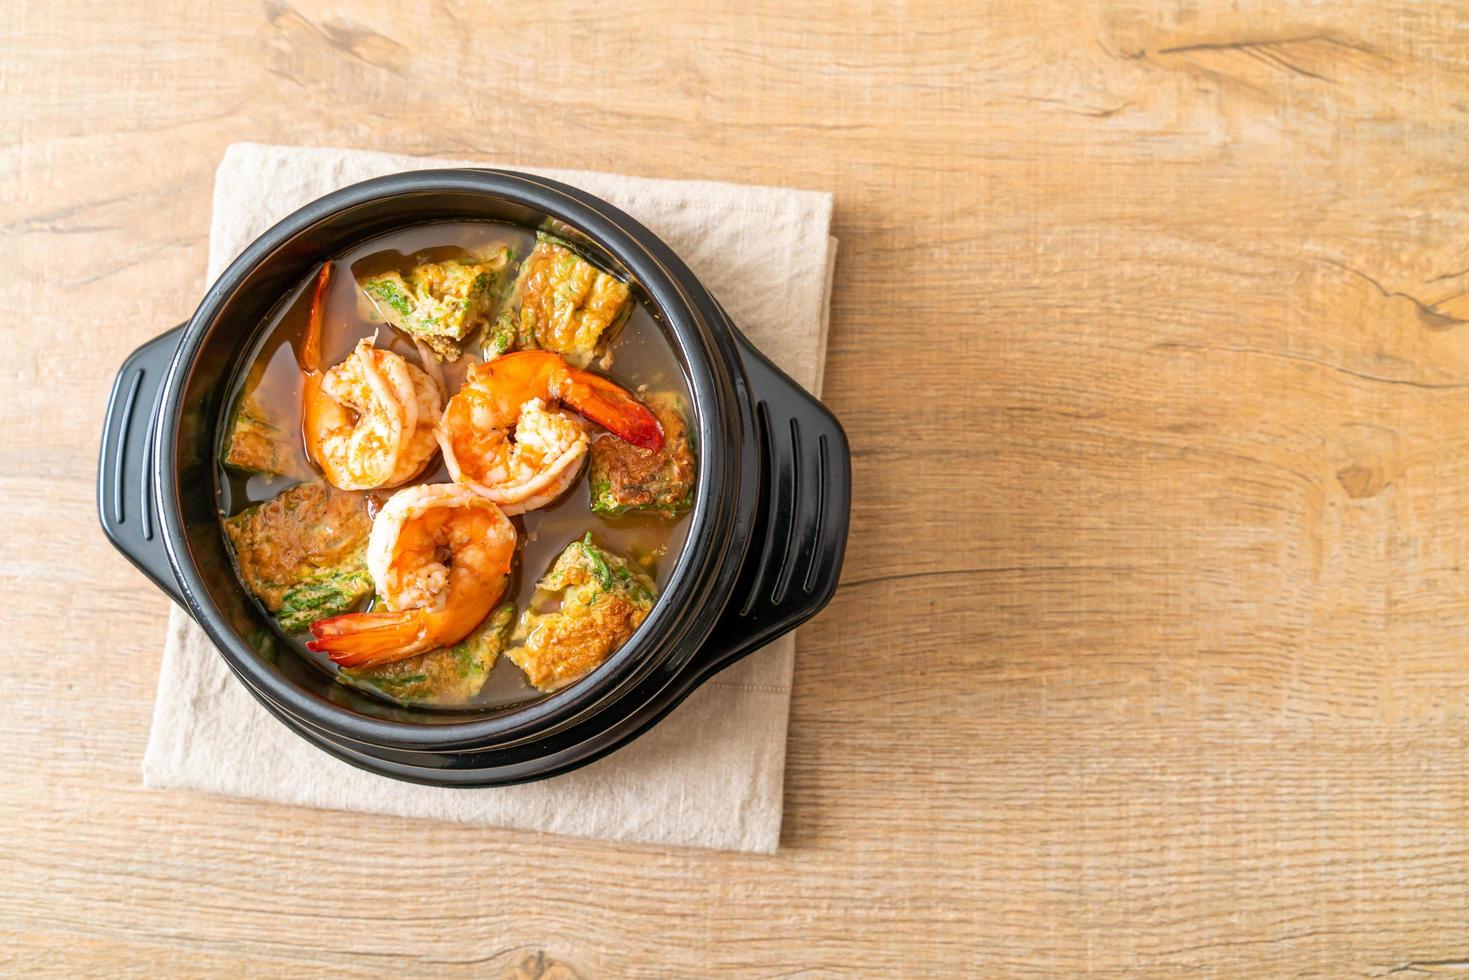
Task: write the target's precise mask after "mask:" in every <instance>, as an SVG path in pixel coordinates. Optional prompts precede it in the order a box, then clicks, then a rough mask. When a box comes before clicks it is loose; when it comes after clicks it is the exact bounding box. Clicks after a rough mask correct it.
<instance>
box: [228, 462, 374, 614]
mask: <svg viewBox="0 0 1469 980" xmlns="http://www.w3.org/2000/svg"><path fill="white" fill-rule="evenodd" d="M223 524H224V530H225V534H226V535H227V536H228V537H229V540H230V544H231V545H233V546H234V552H235V564H236V565H237V566H238V567H239V570H240V580H241V581H243V582H244V583H245V587H246V588H247V589H249V590H250V592H251V593H252V594H254V595H255V597H256V598H258V599H259V600H260V601H261V603H262V604H263V605H264V606H265V608H266V609H267V610H269V611H270V612H272V613H274V614H275V617H276V620H277V621H278V622H279V623H280V626H281V629H282V630H284V631H285V632H286V633H293V634H294V633H304V632H305V631H306V629H307V627H309V626H310V625H311V623H312V622H314V621H315V620H317V619H321V618H323V617H325V616H335V615H336V614H338V613H343V612H349V611H350V610H351V609H352V608H353V607H355V606H356V605H357V604H358V603H359V602H361V601H362V600H363V599H365V598H366V597H367V596H368V595H370V594H371V593H372V576H371V575H369V574H368V572H367V562H366V558H365V556H366V552H367V535H368V532H369V531H370V530H371V529H372V521H371V519H370V518H369V517H368V516H367V497H366V496H365V495H364V494H360V493H349V492H347V491H343V490H338V489H337V488H336V487H333V486H330V485H328V484H326V483H323V482H320V481H313V482H311V483H298V484H297V485H296V486H294V487H291V488H290V489H289V490H287V491H285V492H284V493H282V494H280V495H279V496H277V497H275V498H274V499H271V500H268V501H266V502H265V503H263V504H256V505H255V506H254V507H251V508H248V509H247V510H243V511H241V512H240V513H238V514H236V515H235V516H234V517H227V518H225V519H224V521H223Z"/></svg>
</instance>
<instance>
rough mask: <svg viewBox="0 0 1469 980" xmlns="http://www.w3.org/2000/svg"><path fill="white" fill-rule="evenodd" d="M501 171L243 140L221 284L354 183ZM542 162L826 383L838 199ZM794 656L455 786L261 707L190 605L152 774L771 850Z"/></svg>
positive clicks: (234, 788) (769, 345) (550, 828)
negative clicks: (264, 245)
mask: <svg viewBox="0 0 1469 980" xmlns="http://www.w3.org/2000/svg"><path fill="white" fill-rule="evenodd" d="M485 165H486V164H484V163H466V162H465V161H460V160H432V159H424V158H420V157H405V156H390V155H387V154H382V153H365V152H360V151H355V150H333V149H316V148H301V147H285V146H262V145H258V144H249V143H245V144H236V145H233V146H231V147H229V149H228V150H226V152H225V156H224V160H223V162H222V163H221V164H220V166H219V171H218V173H217V175H216V178H215V187H214V221H213V225H212V226H211V228H210V237H209V277H208V281H209V282H213V281H214V279H215V278H216V277H217V276H218V275H219V274H220V273H221V272H222V271H223V270H224V268H225V266H226V265H228V264H229V263H230V261H231V260H233V259H234V258H235V256H236V255H238V254H239V253H240V252H241V251H243V250H244V248H245V246H247V245H248V244H249V243H250V242H251V241H252V240H253V239H254V238H256V237H257V236H258V235H259V234H260V233H261V232H263V231H265V230H266V229H267V228H268V227H270V226H271V225H272V224H274V223H275V222H276V221H278V220H279V219H281V218H282V217H284V216H285V215H287V214H289V213H290V212H291V211H293V210H295V209H296V208H298V207H300V206H301V205H303V204H306V203H307V202H309V201H311V200H313V199H314V198H317V197H320V196H321V195H323V194H325V193H327V192H329V191H332V190H335V189H336V188H338V187H342V186H345V185H347V184H351V183H355V182H357V181H360V180H366V179H367V178H369V177H376V176H380V175H382V174H388V173H395V172H398V171H403V170H421V169H425V168H430V167H461V166H485ZM521 169H531V168H521ZM533 172H535V173H540V174H544V175H545V176H548V177H552V178H555V179H557V180H562V181H565V182H567V183H569V184H573V185H575V186H578V187H581V188H584V189H586V190H588V191H590V192H591V193H593V194H595V195H597V196H598V197H601V198H604V199H605V200H607V201H609V202H611V203H612V204H614V205H616V206H617V207H620V208H622V209H623V210H625V211H627V212H628V213H629V214H631V215H632V216H633V217H634V218H636V219H637V220H638V221H641V222H642V223H643V224H645V225H647V226H648V227H649V228H650V229H652V231H653V232H654V233H655V234H657V235H659V236H660V237H662V238H663V239H664V240H665V241H667V242H668V243H669V244H670V245H671V246H673V248H674V249H676V250H677V251H678V253H679V254H680V255H681V256H682V257H683V258H684V260H685V261H686V262H687V263H688V264H689V266H690V267H691V268H692V269H693V271H694V273H695V274H696V275H697V276H698V277H699V278H700V279H701V280H702V281H703V282H704V284H705V285H706V286H708V287H709V289H710V290H711V291H712V292H713V293H714V295H715V296H717V297H718V298H719V299H720V301H721V302H722V303H723V304H724V306H725V308H726V309H727V310H728V311H729V313H730V315H731V317H733V319H734V320H735V322H736V323H738V324H739V325H740V327H741V328H742V329H743V330H744V331H745V333H746V334H747V335H748V336H749V337H750V339H751V340H752V341H754V343H755V344H756V346H758V347H759V348H760V349H761V350H762V351H764V352H765V354H766V355H767V356H769V357H770V358H771V359H772V360H774V361H775V362H776V363H777V364H779V365H780V366H781V367H782V368H783V369H784V370H785V371H786V372H787V373H788V374H790V376H791V377H793V378H794V379H795V380H796V381H798V382H800V383H801V384H803V385H805V386H806V387H807V388H808V389H809V390H811V391H813V392H816V393H818V394H819V393H820V391H821V374H822V364H823V361H824V358H825V353H826V327H827V317H828V306H827V304H828V299H829V296H830V292H831V273H832V266H833V262H834V260H835V256H836V240H835V239H833V238H831V237H830V235H829V230H830V225H831V195H829V194H824V193H816V192H812V191H796V190H786V189H781V188H771V187H745V186H737V185H733V184H717V183H705V182H696V181H672V180H645V179H640V178H635V177H619V176H615V175H612V174H601V173H584V172H577V171H566V170H540V169H535V170H534V171H533ZM794 655H795V641H794V639H793V637H791V636H789V635H787V636H785V637H783V638H781V639H780V640H778V641H776V642H775V643H772V644H771V645H770V646H768V647H766V648H764V649H762V650H759V651H756V652H755V653H754V654H752V655H751V656H749V657H748V658H746V659H745V660H743V661H741V662H740V663H738V664H736V665H735V666H733V667H731V668H730V669H728V670H726V671H725V672H723V673H722V674H719V675H718V676H717V677H715V678H714V679H712V680H711V681H709V682H708V683H707V684H705V685H704V686H703V687H702V688H700V689H699V690H698V691H696V692H695V693H694V694H693V695H692V696H691V697H690V698H689V699H688V700H687V701H685V702H684V703H683V704H682V705H681V706H680V707H679V708H677V709H676V710H675V711H674V712H673V713H672V714H670V715H669V716H668V717H667V718H666V719H664V720H663V721H662V722H661V723H660V724H658V725H657V726H656V727H654V728H653V730H652V731H650V732H648V733H647V734H646V735H644V736H642V737H641V738H640V739H638V740H637V741H635V742H633V743H632V744H630V745H627V746H625V747H624V748H622V749H620V750H618V751H617V752H615V753H613V754H612V755H610V756H608V757H606V758H604V759H602V760H599V761H598V762H595V763H593V764H591V765H590V766H587V767H585V768H583V769H579V770H577V771H576V772H572V773H568V774H566V775H563V776H558V777H555V778H553V779H549V780H544V781H541V782H537V783H530V784H527V785H523V786H507V787H497V788H487V789H443V788H438V787H430V786H418V785H414V784H410V783H403V782H398V781H396V780H392V779H387V778H385V777H382V776H375V775H372V774H370V773H366V772H362V771H361V770H358V769H355V768H353V767H352V766H349V765H347V764H346V763H343V762H339V761H337V760H336V759H334V758H332V757H331V756H328V755H326V754H325V753H323V752H321V751H319V750H317V749H316V748H313V747H312V746H310V745H308V744H307V743H306V742H304V741H302V740H301V739H300V738H298V737H297V736H295V735H293V734H291V733H290V732H289V731H288V730H287V729H286V728H285V727H284V726H282V725H281V724H280V722H278V721H276V720H275V719H274V718H272V717H271V716H270V715H268V714H267V713H266V712H265V709H263V708H261V707H260V706H259V705H258V704H256V702H255V701H254V699H252V698H251V697H250V695H249V694H248V693H246V691H245V690H244V688H243V687H242V686H241V685H240V684H239V683H238V682H237V681H236V680H235V679H234V677H233V676H232V675H231V674H230V672H229V669H228V668H227V667H226V666H225V665H224V662H223V661H222V660H221V659H220V657H219V655H218V653H217V652H216V651H215V650H214V648H213V646H212V645H211V644H210V642H209V640H208V639H207V638H206V637H205V636H204V633H203V631H202V630H200V629H199V628H198V626H196V625H195V624H194V622H193V620H191V619H190V618H189V617H188V616H187V615H186V614H185V613H184V612H183V611H182V610H180V609H178V608H175V609H174V610H173V615H172V618H171V620H170V621H169V630H168V638H167V642H166V645H165V647H164V651H163V666H162V670H161V673H160V676H159V679H158V699H157V704H156V706H155V707H154V711H153V728H152V731H151V733H150V735H149V738H148V750H147V753H146V755H145V756H144V759H143V781H144V784H145V785H147V786H149V787H153V788H173V789H190V790H201V791H205V792H212V793H223V794H226V795H230V796H240V797H248V798H252V799H261V800H271V801H275V802H280V803H294V804H299V805H303V806H314V807H326V808H331V809H339V810H362V811H368V812H373V813H390V814H399V815H403V816H413V817H434V818H438V819H442V820H455V821H461V822H465V823H481V824H491V825H495V826H501V827H517V828H523V829H532V830H542V831H547V832H550V833H556V834H570V835H575V836H580V837H602V838H608V839H614V840H631V841H645V842H650V843H660V844H685V845H694V846H701V847H712V848H721V849H731V850H746V851H762V852H770V851H774V850H775V849H776V847H777V846H778V845H779V842H780V821H781V791H782V782H783V779H784V772H785V746H786V721H787V715H788V712H789V706H790V684H791V667H792V663H793V660H794Z"/></svg>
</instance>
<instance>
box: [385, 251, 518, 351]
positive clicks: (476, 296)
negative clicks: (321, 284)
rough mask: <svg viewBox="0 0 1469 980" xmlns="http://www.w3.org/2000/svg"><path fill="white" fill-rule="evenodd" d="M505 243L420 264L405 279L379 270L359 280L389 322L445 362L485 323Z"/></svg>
mask: <svg viewBox="0 0 1469 980" xmlns="http://www.w3.org/2000/svg"><path fill="white" fill-rule="evenodd" d="M512 258H513V255H512V254H511V251H510V249H509V248H508V247H506V246H501V247H500V248H498V249H496V250H495V251H494V252H492V253H491V254H489V255H487V256H484V257H481V258H474V259H458V260H453V261H449V262H422V263H419V264H418V265H416V266H414V267H413V269H412V271H410V272H409V273H408V278H407V279H404V278H403V276H402V275H401V274H399V273H397V272H384V273H381V274H379V275H375V276H368V277H366V278H364V279H361V280H359V281H358V283H357V285H358V287H359V288H360V289H361V290H362V291H363V293H365V294H366V295H367V297H368V298H369V299H370V300H372V303H373V305H374V306H375V307H376V308H377V311H378V313H380V314H381V315H382V318H383V319H384V320H386V321H387V322H388V323H390V324H392V325H393V326H395V327H397V328H398V329H399V330H402V331H403V332H404V333H406V334H409V335H410V336H412V337H416V338H418V339H420V340H422V341H423V342H424V343H426V344H427V345H428V346H429V347H430V348H431V349H432V350H433V352H434V353H435V354H437V355H438V356H439V357H440V358H441V359H443V360H446V361H453V360H456V359H458V357H459V354H460V342H461V341H463V340H464V339H465V338H466V337H468V336H469V335H470V334H471V333H473V332H474V331H475V330H478V329H479V328H480V327H483V326H487V325H488V324H489V322H490V314H491V313H492V312H494V308H495V300H496V298H497V296H498V294H499V286H500V280H501V277H502V275H503V274H504V272H505V269H506V267H507V266H508V265H509V264H510V261H511V259H512Z"/></svg>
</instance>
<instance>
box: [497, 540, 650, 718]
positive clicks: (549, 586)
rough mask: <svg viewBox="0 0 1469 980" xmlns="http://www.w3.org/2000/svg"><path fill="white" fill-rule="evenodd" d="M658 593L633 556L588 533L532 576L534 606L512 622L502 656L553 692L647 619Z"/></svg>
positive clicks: (588, 668) (590, 666)
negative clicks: (512, 634)
mask: <svg viewBox="0 0 1469 980" xmlns="http://www.w3.org/2000/svg"><path fill="white" fill-rule="evenodd" d="M656 597H657V591H656V587H655V586H654V585H653V580H652V579H651V578H649V577H648V575H647V574H646V573H645V572H643V571H642V570H641V569H639V568H638V567H637V566H636V565H634V564H633V563H632V562H630V561H628V560H627V559H625V558H622V557H620V556H618V555H615V554H613V553H612V552H610V551H607V550H606V549H604V548H600V547H598V546H597V545H596V544H594V543H593V542H592V535H591V532H590V531H589V532H587V536H586V537H585V538H583V539H582V540H580V541H573V542H572V543H571V544H569V545H567V546H566V550H564V551H562V552H561V555H560V557H558V558H557V559H556V563H555V564H554V565H552V566H551V571H550V572H549V573H548V574H547V575H546V576H545V577H544V578H542V579H541V580H540V581H539V582H537V583H536V595H535V598H534V599H532V606H533V607H534V606H536V605H539V606H541V607H542V608H547V607H554V603H555V601H556V600H557V598H559V599H560V608H559V609H557V610H556V611H555V612H544V613H542V612H536V611H534V609H527V610H526V611H525V612H523V613H522V614H521V616H520V624H519V625H518V626H517V627H516V629H515V637H514V639H515V641H516V645H515V646H513V647H511V648H510V649H509V651H507V653H506V656H508V657H509V658H510V659H511V660H513V661H514V662H515V664H516V666H518V667H519V668H520V669H521V670H523V671H525V676H526V678H527V679H528V680H529V681H530V682H531V683H532V684H534V685H535V686H536V687H537V688H539V689H541V690H542V691H555V690H558V689H560V688H563V687H565V686H566V685H568V684H570V683H571V682H572V681H575V680H577V679H578V678H580V677H583V676H584V675H586V674H587V673H589V672H590V671H592V670H593V669H595V668H596V667H597V666H599V665H600V664H601V663H602V662H603V661H604V660H606V659H607V657H608V656H610V655H611V654H612V652H613V651H614V650H616V649H617V648H618V647H620V646H622V645H623V644H624V643H626V642H627V639H628V637H630V636H632V634H633V631H634V630H636V629H637V628H638V627H639V626H640V625H641V624H642V622H643V620H644V619H647V618H648V613H649V611H650V610H652V608H653V600H654V599H655V598H656Z"/></svg>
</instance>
